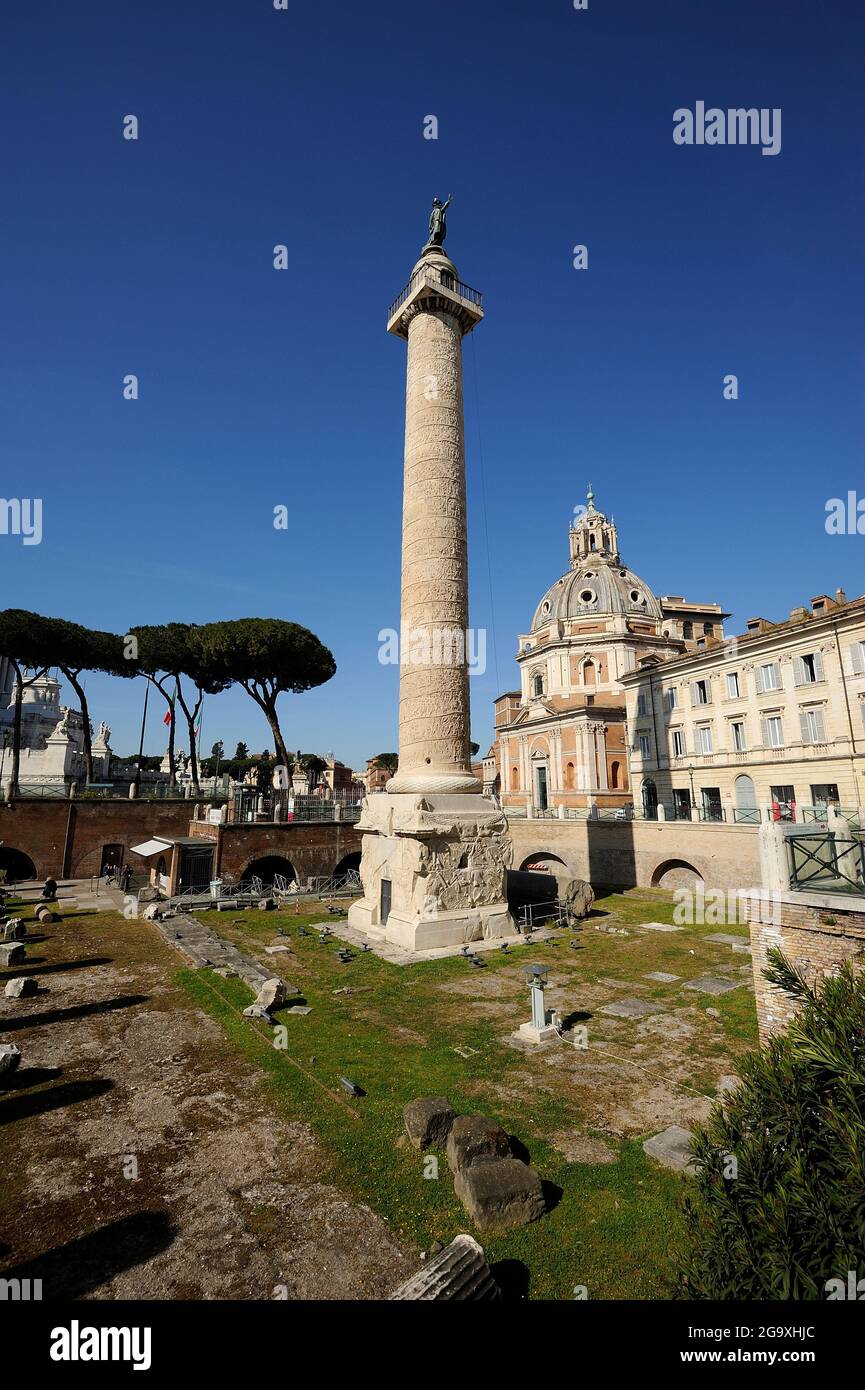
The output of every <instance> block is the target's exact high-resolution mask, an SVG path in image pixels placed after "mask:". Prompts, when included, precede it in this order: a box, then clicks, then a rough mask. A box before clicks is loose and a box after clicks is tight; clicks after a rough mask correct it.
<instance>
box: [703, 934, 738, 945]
mask: <svg viewBox="0 0 865 1390" xmlns="http://www.w3.org/2000/svg"><path fill="white" fill-rule="evenodd" d="M706 940H707V941H716V942H717V943H718V945H719V946H747V945H748V938H747V936H734V935H733V933H732V932H726V931H716V932H713V933H712V935H711V936H707V937H706Z"/></svg>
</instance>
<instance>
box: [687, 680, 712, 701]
mask: <svg viewBox="0 0 865 1390" xmlns="http://www.w3.org/2000/svg"><path fill="white" fill-rule="evenodd" d="M709 700H710V695H709V682H708V681H694V684H693V685H692V686H691V704H692V705H708V703H709Z"/></svg>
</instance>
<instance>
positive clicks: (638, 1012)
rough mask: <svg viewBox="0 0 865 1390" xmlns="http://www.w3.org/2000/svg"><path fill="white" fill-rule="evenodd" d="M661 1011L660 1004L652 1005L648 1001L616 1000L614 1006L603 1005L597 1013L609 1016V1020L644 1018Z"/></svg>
mask: <svg viewBox="0 0 865 1390" xmlns="http://www.w3.org/2000/svg"><path fill="white" fill-rule="evenodd" d="M661 1011H662V1006H661V1005H660V1004H652V1003H650V1002H649V1000H648V999H617V1000H616V1002H615V1003H614V1004H605V1005H604V1007H603V1008H602V1009H600V1010H599V1011H598V1012H599V1013H602V1014H609V1015H610V1017H611V1018H645V1016H646V1014H657V1013H661Z"/></svg>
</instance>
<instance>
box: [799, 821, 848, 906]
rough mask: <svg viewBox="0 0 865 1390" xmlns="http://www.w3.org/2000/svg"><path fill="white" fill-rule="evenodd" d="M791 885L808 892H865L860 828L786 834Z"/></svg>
mask: <svg viewBox="0 0 865 1390" xmlns="http://www.w3.org/2000/svg"><path fill="white" fill-rule="evenodd" d="M786 847H787V859H788V865H789V869H790V886H791V888H795V889H798V890H800V891H805V892H808V891H810V892H819V893H865V847H863V836H862V833H861V831H858V830H851V831H850V833H849V835H848V834H844V833H843V832H842V833H840V834H839V833H838V832H836V831H834V830H806V831H801V832H799V833H797V834H795V835H787V836H786Z"/></svg>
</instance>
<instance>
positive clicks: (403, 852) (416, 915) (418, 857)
mask: <svg viewBox="0 0 865 1390" xmlns="http://www.w3.org/2000/svg"><path fill="white" fill-rule="evenodd" d="M358 828H359V829H360V830H362V831H363V832H364V838H363V859H362V862H361V870H360V872H361V880H362V882H363V888H364V896H363V899H362V900H361V901H360V902H357V903H354V904H353V905H352V907H351V908H350V909H349V914H348V921H349V926H351V927H352V928H354V929H356V930H357V931H361V932H364V933H366V934H368V935H369V936H371V937H375V936H376V935H377V936H378V939H380V940H381V939H384V940H386V941H390V942H392V943H393V944H394V945H397V946H400V947H402V948H403V950H406V951H425V950H435V949H437V948H442V947H450V946H463V945H469V944H471V943H472V942H474V941H488V940H499V939H503V938H507V937H516V936H518V932H517V927H516V923H515V922H514V920H513V918H512V917H511V915H510V912H509V911H508V904H507V896H506V875H507V869H508V867H509V865H510V861H511V856H512V853H513V850H512V846H511V843H510V840H509V839H508V836H507V828H506V824H505V821H504V817H503V816H502V814H501V812H500V811H499V810H498V808H497V807H496V806H494V805H493V803H492V802H490V801H487V800H486V799H485V798H484V797H483V796H481V795H473V794H463V795H432V794H425V795H415V794H405V793H390V792H386V793H383V794H382V793H379V794H376V795H374V796H370V797H368V798H367V800H366V801H365V802H364V810H363V815H362V817H361V820H360V822H359V824H358Z"/></svg>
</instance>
